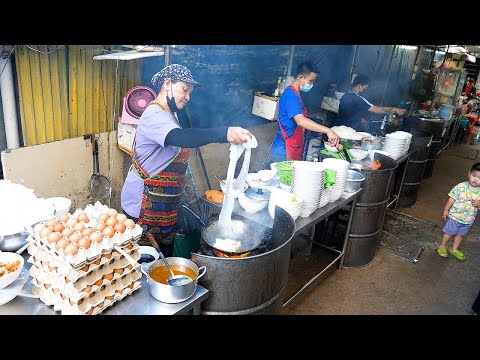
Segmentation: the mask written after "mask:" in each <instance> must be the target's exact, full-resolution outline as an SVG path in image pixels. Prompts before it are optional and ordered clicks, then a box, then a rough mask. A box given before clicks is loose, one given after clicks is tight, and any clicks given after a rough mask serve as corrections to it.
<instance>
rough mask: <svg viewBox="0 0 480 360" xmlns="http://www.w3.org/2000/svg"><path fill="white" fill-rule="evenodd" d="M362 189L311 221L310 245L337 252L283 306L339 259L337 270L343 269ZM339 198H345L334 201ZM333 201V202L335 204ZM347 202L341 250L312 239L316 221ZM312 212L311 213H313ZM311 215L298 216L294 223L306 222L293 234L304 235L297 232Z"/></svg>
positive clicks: (326, 216) (324, 217)
mask: <svg viewBox="0 0 480 360" xmlns="http://www.w3.org/2000/svg"><path fill="white" fill-rule="evenodd" d="M361 191H362V189H360V190H359V191H357V192H356V193H353V194H352V195H354V196H353V197H351V198H348V201H346V202H345V201H342V202H341V203H340V204H338V205H337V206H335V207H330V209H326V210H327V211H325V213H324V214H322V215H320V216H317V217H315V220H314V221H312V222H311V224H313V225H311V227H310V235H309V237H308V240H309V241H310V245H311V244H316V245H318V246H321V247H322V248H324V249H326V250H329V251H333V252H335V253H337V254H338V255H337V256H336V257H335V259H333V261H331V262H330V263H329V264H328V265H327V266H325V267H324V268H323V269H322V270H321V271H320V272H319V273H318V274H316V275H315V276H313V277H312V278H311V279H310V280H309V281H307V283H306V284H305V285H303V286H302V288H301V289H300V290H298V291H297V292H296V293H295V294H293V295H292V296H291V297H290V298H289V299H287V301H285V302H284V303H283V307H285V306H287V304H288V303H289V302H291V301H292V300H293V299H294V298H296V297H297V296H298V295H299V294H300V293H302V292H303V291H304V290H305V289H306V288H307V287H308V286H309V285H310V284H312V283H313V282H314V281H315V280H316V279H317V278H318V277H320V276H321V275H322V274H323V273H324V272H325V271H326V270H327V269H329V268H330V267H331V266H332V265H333V264H335V263H336V262H337V261H339V260H340V263H339V265H338V269H339V270H342V269H343V263H344V255H345V251H346V249H347V245H348V240H349V237H350V228H351V224H352V219H353V217H354V213H355V206H356V203H357V197H358V195H359V194H360V192H361ZM340 200H345V199H339V200H337V201H336V202H335V203H338V202H339V201H340ZM335 203H333V204H335ZM348 204H351V209H350V216H349V218H348V223H347V230H346V232H345V236H344V239H343V246H342V250H338V249H337V248H336V247H330V246H326V245H324V244H320V243H318V242H316V241H314V240H313V236H314V234H315V226H316V224H317V223H319V222H320V221H322V220H325V219H326V218H328V217H329V216H330V215H332V214H334V213H335V212H337V211H338V210H340V209H341V208H342V207H344V206H345V205H348ZM329 205H330V204H327V205H326V207H328V206H329ZM322 209H323V208H320V209H318V210H317V211H320V210H322ZM317 211H316V212H317ZM314 214H315V213H314ZM314 214H312V215H314ZM312 215H310V216H309V217H307V218H298V219H297V220H296V222H295V223H296V224H297V223H298V222H299V221H300V222H302V221H303V222H305V223H306V224H305V225H304V226H301V225H300V226H297V230H296V232H295V235H294V236H305V235H302V234H299V232H300V231H301V230H302V229H304V228H305V227H306V226H308V221H309V220H308V219H309V218H310V217H312Z"/></svg>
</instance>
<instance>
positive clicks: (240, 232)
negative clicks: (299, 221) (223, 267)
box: [182, 204, 265, 255]
mask: <svg viewBox="0 0 480 360" xmlns="http://www.w3.org/2000/svg"><path fill="white" fill-rule="evenodd" d="M182 207H183V208H184V209H185V210H187V211H189V212H190V213H191V214H192V215H193V216H195V218H196V219H197V220H198V221H200V222H201V223H202V238H203V240H205V242H206V243H207V244H208V245H210V246H211V247H213V248H214V249H217V250H220V251H221V252H223V253H227V254H232V255H233V254H235V255H238V254H242V253H246V252H248V251H251V250H253V249H255V248H256V247H257V246H258V245H260V244H261V243H262V241H263V239H264V237H265V230H263V229H256V228H255V227H254V226H252V225H250V224H248V223H246V222H244V221H242V220H236V219H233V216H232V226H231V228H229V229H223V228H221V227H220V226H219V225H218V219H217V220H213V221H211V222H209V223H208V224H207V223H205V221H204V220H203V219H202V218H201V217H200V216H199V215H198V214H197V213H196V212H195V211H193V210H192V209H191V208H190V207H189V206H188V205H187V204H182ZM226 239H231V240H234V241H238V242H240V245H239V246H235V247H234V248H232V247H231V246H228V242H226V241H222V240H226Z"/></svg>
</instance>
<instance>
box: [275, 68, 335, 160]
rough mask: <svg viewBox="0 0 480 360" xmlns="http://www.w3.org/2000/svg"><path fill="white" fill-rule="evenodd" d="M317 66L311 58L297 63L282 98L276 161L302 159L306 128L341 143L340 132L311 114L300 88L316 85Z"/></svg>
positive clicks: (331, 140) (310, 87)
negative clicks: (313, 118) (313, 117)
mask: <svg viewBox="0 0 480 360" xmlns="http://www.w3.org/2000/svg"><path fill="white" fill-rule="evenodd" d="M317 74H318V71H317V67H316V66H315V64H313V63H311V62H310V61H306V62H302V63H300V64H299V65H298V66H297V70H296V72H295V80H294V81H293V83H292V84H291V85H290V86H289V87H288V88H286V89H285V91H284V92H283V93H282V95H281V96H280V99H279V102H278V127H277V134H276V136H275V138H274V139H273V143H272V156H271V158H272V162H280V161H285V160H302V150H303V139H304V129H306V130H310V131H316V132H319V133H324V134H327V137H328V141H329V142H330V144H331V145H332V146H337V145H338V142H339V140H340V138H339V136H338V135H337V134H336V133H335V132H334V131H333V130H331V129H329V128H328V127H326V126H323V125H320V124H318V123H316V122H315V121H313V120H311V119H309V118H308V117H307V109H306V108H305V107H304V106H303V101H302V98H301V96H300V92H305V93H306V92H308V91H310V90H311V89H312V87H313V83H314V82H315V80H316V79H317Z"/></svg>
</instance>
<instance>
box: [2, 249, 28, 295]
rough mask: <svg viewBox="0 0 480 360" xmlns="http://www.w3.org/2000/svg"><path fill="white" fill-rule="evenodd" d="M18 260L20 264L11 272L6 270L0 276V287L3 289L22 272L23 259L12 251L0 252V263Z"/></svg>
mask: <svg viewBox="0 0 480 360" xmlns="http://www.w3.org/2000/svg"><path fill="white" fill-rule="evenodd" d="M17 260H19V261H20V265H19V266H18V267H17V269H16V270H15V271H13V272H7V273H5V274H4V275H2V276H0V289H3V288H5V287H7V286H8V285H10V284H11V283H13V282H14V281H15V280H17V278H18V276H19V275H20V273H21V272H22V269H23V264H24V260H23V257H22V256H21V255H19V254H16V253H14V252H0V263H11V262H14V261H17Z"/></svg>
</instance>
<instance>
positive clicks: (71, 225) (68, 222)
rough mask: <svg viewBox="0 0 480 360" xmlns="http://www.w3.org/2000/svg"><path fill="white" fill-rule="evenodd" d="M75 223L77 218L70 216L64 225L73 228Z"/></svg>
mask: <svg viewBox="0 0 480 360" xmlns="http://www.w3.org/2000/svg"><path fill="white" fill-rule="evenodd" d="M77 224H78V221H77V219H74V218H70V219H68V220H67V221H66V222H65V225H66V226H67V227H71V228H73V227H74V226H75V225H77Z"/></svg>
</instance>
